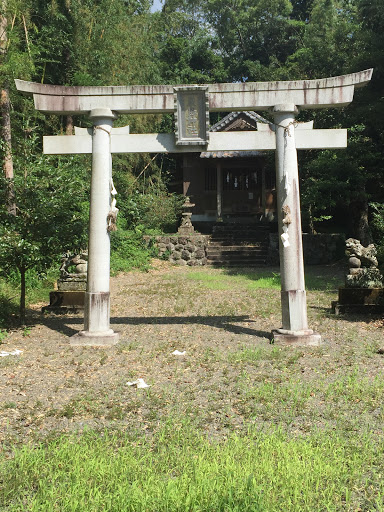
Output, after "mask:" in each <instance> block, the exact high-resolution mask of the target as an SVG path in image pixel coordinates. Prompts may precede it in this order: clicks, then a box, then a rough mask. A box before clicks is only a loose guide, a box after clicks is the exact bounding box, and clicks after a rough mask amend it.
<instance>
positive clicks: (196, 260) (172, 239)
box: [144, 235, 210, 267]
mask: <svg viewBox="0 0 384 512" xmlns="http://www.w3.org/2000/svg"><path fill="white" fill-rule="evenodd" d="M209 238H210V237H209V236H208V235H188V236H180V235H162V236H155V237H148V236H146V237H144V239H145V240H146V242H147V243H148V244H149V243H151V242H152V243H154V244H155V245H156V246H157V248H158V250H159V256H160V257H162V258H166V259H168V260H169V261H170V262H171V263H174V264H176V265H189V266H193V267H195V266H201V265H206V264H207V245H208V241H209Z"/></svg>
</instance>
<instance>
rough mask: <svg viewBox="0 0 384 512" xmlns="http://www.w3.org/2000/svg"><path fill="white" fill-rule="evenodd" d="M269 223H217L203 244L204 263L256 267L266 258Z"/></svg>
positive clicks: (217, 265)
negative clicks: (206, 261) (205, 245)
mask: <svg viewBox="0 0 384 512" xmlns="http://www.w3.org/2000/svg"><path fill="white" fill-rule="evenodd" d="M269 232H270V227H269V226H268V225H264V224H237V223H236V224H235V223H217V224H215V225H214V226H213V230H212V236H211V239H210V242H209V244H208V248H207V260H208V265H212V266H216V267H257V266H260V265H264V264H265V263H266V262H267V255H268V240H269V236H268V235H269Z"/></svg>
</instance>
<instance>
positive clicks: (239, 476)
mask: <svg viewBox="0 0 384 512" xmlns="http://www.w3.org/2000/svg"><path fill="white" fill-rule="evenodd" d="M174 419H175V418H174ZM175 420H176V419H175ZM383 449H384V445H383V443H382V442H381V443H380V444H375V443H374V442H373V440H372V439H371V437H370V436H369V435H368V434H364V433H363V432H361V433H360V435H359V436H358V437H356V438H346V437H344V436H343V435H342V434H340V433H339V432H322V433H314V434H313V435H312V436H310V437H297V438H289V437H288V436H287V435H286V434H285V433H284V432H283V431H282V430H281V429H279V428H277V429H275V430H274V431H271V432H264V433H261V432H257V431H256V430H250V431H249V432H248V434H247V435H245V436H236V435H232V436H230V437H229V438H228V439H227V440H222V441H214V440H209V439H208V438H206V437H203V436H201V435H200V434H199V433H198V432H196V431H195V430H194V429H193V428H191V427H189V426H188V425H186V424H185V423H182V422H181V423H180V422H177V420H176V422H175V423H174V422H171V421H170V422H169V423H168V424H167V425H166V426H165V427H164V428H163V429H161V430H160V431H159V432H158V433H157V434H155V435H154V436H153V437H143V436H142V435H141V436H139V435H137V433H136V436H135V439H134V438H133V435H132V434H131V435H130V436H128V435H124V434H121V435H110V434H108V432H104V433H99V434H98V433H95V432H85V433H84V434H83V435H82V436H81V437H76V436H71V437H61V438H59V439H56V440H54V441H51V442H48V443H47V444H45V445H40V446H38V447H35V448H32V447H29V446H25V447H23V448H21V449H18V450H16V452H15V454H14V457H13V458H12V459H10V460H4V459H3V461H2V463H1V465H0V474H1V475H2V477H1V480H2V493H1V498H0V508H1V510H3V511H7V512H15V511H22V510H28V511H29V512H37V511H43V510H44V512H50V511H56V510H60V512H77V511H79V512H83V511H86V510H90V511H95V512H96V511H100V512H101V511H103V512H113V511H116V512H121V511H124V512H130V511H132V512H144V511H145V512H155V511H156V512H163V511H164V512H166V511H167V512H185V511H189V512H213V511H215V512H220V511H222V512H247V511H248V512H258V511H260V512H261V511H263V512H264V511H268V512H281V511H282V510H284V511H286V512H289V511H292V512H297V511H308V512H316V511H319V512H320V511H330V512H331V511H352V510H367V511H368V510H379V511H380V510H383V499H384V482H383V474H384V473H383V469H384V467H383V460H384V457H383V455H384V454H383V451H384V450H383Z"/></svg>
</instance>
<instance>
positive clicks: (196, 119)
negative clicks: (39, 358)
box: [16, 69, 372, 345]
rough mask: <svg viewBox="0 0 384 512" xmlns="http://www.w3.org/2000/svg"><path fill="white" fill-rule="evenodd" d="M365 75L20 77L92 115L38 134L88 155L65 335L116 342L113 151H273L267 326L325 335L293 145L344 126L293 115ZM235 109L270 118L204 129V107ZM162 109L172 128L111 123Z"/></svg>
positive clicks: (335, 135)
mask: <svg viewBox="0 0 384 512" xmlns="http://www.w3.org/2000/svg"><path fill="white" fill-rule="evenodd" d="M371 76H372V70H371V69H370V70H365V71H361V72H359V73H353V74H350V75H344V76H340V77H332V78H325V79H320V80H302V81H290V82H255V83H239V84H233V83H232V84H212V85H209V86H208V85H207V86H190V85H188V86H177V87H173V86H170V85H158V86H128V87H113V86H111V87H64V86H50V85H42V84H36V83H31V82H24V81H21V80H16V87H17V89H18V90H19V91H21V92H23V93H25V94H31V95H33V97H34V102H35V108H36V109H37V110H39V111H40V112H43V113H47V114H57V115H88V116H89V117H90V119H91V120H92V122H93V129H92V130H90V131H89V132H88V130H77V131H75V135H73V136H70V135H68V136H54V137H44V153H46V154H74V153H77V154H79V153H91V154H92V179H91V203H90V223H89V248H88V253H89V260H88V261H89V262H88V277H87V291H86V293H85V312H84V330H83V331H80V332H79V333H78V334H76V335H75V336H73V337H72V338H71V344H73V345H111V344H114V343H117V341H118V333H115V332H113V331H112V329H111V328H110V291H109V278H110V240H109V230H110V223H111V222H113V221H114V216H116V206H115V203H116V200H115V197H114V195H115V193H116V191H115V189H114V187H113V181H112V158H111V155H112V154H113V153H138V152H147V153H188V152H195V153H196V152H197V151H199V150H200V151H202V150H203V151H208V152H218V151H274V150H276V192H277V203H276V204H277V207H276V209H277V217H278V231H279V235H280V237H279V251H280V270H281V305H282V326H281V327H280V328H278V329H274V330H273V331H272V333H273V337H274V340H275V342H277V343H278V342H281V343H286V344H295V345H318V344H319V343H320V341H321V336H320V334H317V333H314V332H313V330H312V329H310V328H309V326H308V321H307V306H306V292H305V284H304V263H303V250H302V232H301V216H300V196H299V178H298V166H297V149H321V148H343V147H346V145H347V131H346V130H345V129H342V130H314V129H313V127H312V125H311V124H310V123H309V124H308V123H303V124H301V123H297V121H296V120H295V117H296V115H297V113H298V111H299V109H314V108H316V109H317V108H324V107H344V106H346V105H348V104H349V103H350V102H351V101H352V100H353V94H354V89H355V87H361V86H364V85H365V84H367V83H368V82H369V80H370V79H371ZM234 110H236V111H255V110H257V111H263V110H270V111H271V112H272V115H273V120H274V121H273V122H266V124H263V126H262V127H261V129H260V130H258V131H256V132H250V131H242V132H224V133H214V132H209V131H208V122H209V112H215V111H216V112H218V111H224V112H228V111H234ZM161 112H164V113H172V112H173V113H174V114H175V118H176V133H175V134H167V133H158V134H129V133H128V132H127V129H124V128H122V129H121V128H117V129H115V128H113V127H112V125H113V120H114V119H116V117H117V116H118V115H119V114H125V113H130V114H135V113H161ZM218 176H219V173H218ZM220 176H221V177H222V174H221V175H220ZM219 179H222V178H220V177H219ZM234 179H235V178H234V177H233V181H232V183H234ZM238 183H239V182H238ZM220 190H222V188H220V187H218V193H217V211H218V214H219V213H220V214H221V215H222V208H223V207H222V194H220V192H219V191H220Z"/></svg>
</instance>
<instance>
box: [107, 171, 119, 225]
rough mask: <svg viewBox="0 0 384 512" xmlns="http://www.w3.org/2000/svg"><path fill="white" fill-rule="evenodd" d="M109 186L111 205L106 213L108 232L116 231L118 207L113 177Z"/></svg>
mask: <svg viewBox="0 0 384 512" xmlns="http://www.w3.org/2000/svg"><path fill="white" fill-rule="evenodd" d="M110 187H111V207H110V210H109V213H108V215H107V231H108V233H110V232H111V231H117V224H116V223H117V214H118V212H119V209H118V208H116V198H115V196H116V195H117V190H116V189H115V185H114V184H113V179H112V178H111V181H110Z"/></svg>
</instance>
